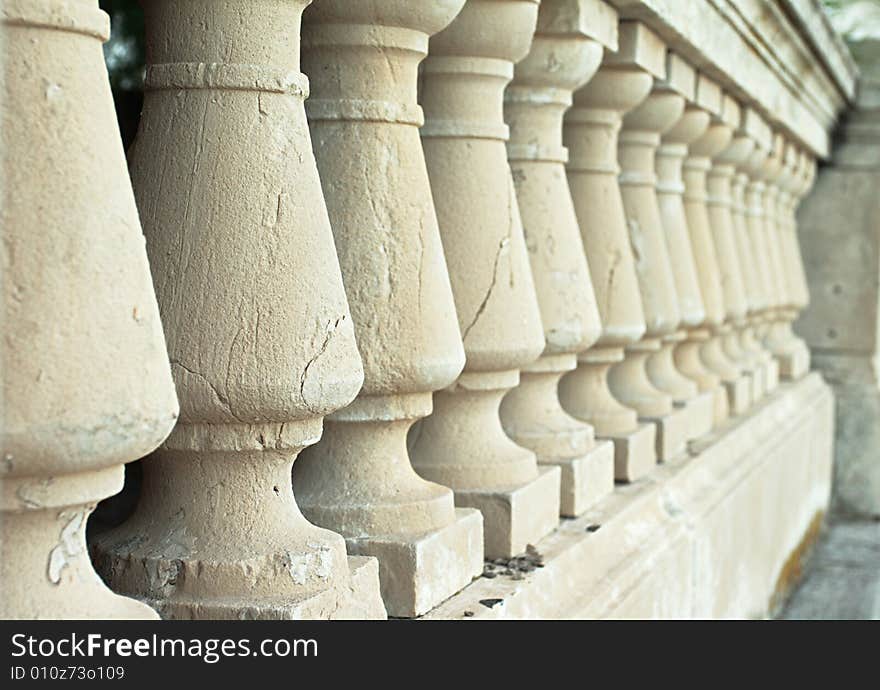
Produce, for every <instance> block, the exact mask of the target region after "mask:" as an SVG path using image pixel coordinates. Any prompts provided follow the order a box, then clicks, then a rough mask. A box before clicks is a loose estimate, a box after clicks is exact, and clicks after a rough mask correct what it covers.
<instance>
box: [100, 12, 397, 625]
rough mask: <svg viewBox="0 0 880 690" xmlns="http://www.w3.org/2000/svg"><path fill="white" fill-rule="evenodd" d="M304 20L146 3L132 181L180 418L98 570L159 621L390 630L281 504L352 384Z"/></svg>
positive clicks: (336, 539)
mask: <svg viewBox="0 0 880 690" xmlns="http://www.w3.org/2000/svg"><path fill="white" fill-rule="evenodd" d="M306 4H307V3H306V2H305V0H298V1H297V2H289V3H281V4H279V3H272V2H245V1H244V0H235V1H234V2H229V3H223V4H217V3H208V2H204V1H203V0H186V1H185V2H171V1H169V0H157V1H156V2H150V3H146V4H145V19H146V27H147V60H148V65H147V75H146V93H145V101H144V110H143V114H142V117H141V123H140V130H139V132H138V137H137V139H136V140H135V143H134V145H133V147H132V150H131V152H130V160H131V172H132V178H133V183H134V188H135V193H136V196H137V202H138V209H139V211H140V215H141V219H142V221H143V224H144V234H145V235H146V237H147V251H148V254H149V257H150V263H151V268H152V271H153V276H154V282H155V284H156V292H157V298H158V302H159V310H160V313H161V315H162V321H163V323H164V325H165V332H166V340H167V342H168V351H169V356H170V358H171V367H172V373H173V375H174V380H175V384H176V386H177V391H178V395H179V396H180V401H181V414H180V421H179V423H178V425H177V426H176V427H175V429H174V431H173V432H172V434H171V436H170V437H169V438H168V440H167V441H166V442H165V443H164V444H163V445H162V447H161V448H160V450H159V451H157V452H156V454H155V456H154V457H153V458H151V461H150V462H148V463H146V465H145V469H144V480H143V487H142V491H141V497H140V501H139V503H138V506H137V510H136V512H135V514H134V515H133V516H132V517H131V518H130V519H129V520H128V521H127V522H126V523H124V524H123V525H121V526H120V527H118V528H116V529H114V530H112V531H109V532H107V533H104V534H102V535H101V536H100V538H99V539H98V540H97V542H96V544H95V554H96V560H97V562H98V563H99V566H100V570H101V572H102V573H103V575H104V576H105V578H106V579H107V580H108V581H109V582H110V583H112V585H113V586H114V587H116V588H118V589H119V590H120V591H123V592H126V593H130V594H132V595H134V596H137V597H138V598H141V599H144V600H147V601H150V602H151V603H153V604H154V605H155V606H156V607H157V608H159V609H160V610H161V611H162V612H163V614H164V615H167V616H173V617H209V618H213V617H219V616H222V617H253V618H289V617H291V616H301V615H302V616H312V615H315V616H320V617H326V616H331V615H332V616H335V615H342V612H344V611H346V610H348V608H347V607H348V606H349V605H350V602H351V601H352V599H353V600H355V601H356V602H357V606H358V607H359V608H358V610H359V611H360V612H361V613H363V614H364V615H367V616H368V617H375V618H384V617H385V609H384V606H383V605H382V602H381V599H380V598H379V583H378V579H377V577H376V575H377V572H376V569H375V568H371V569H370V570H369V571H367V572H366V573H365V574H362V575H361V576H360V577H359V578H357V579H353V578H352V573H351V565H350V563H349V561H348V560H347V557H346V550H345V541H344V540H343V538H342V537H341V536H340V535H338V534H335V533H333V532H330V531H328V530H324V529H320V528H318V527H315V526H314V525H312V524H310V523H309V522H307V521H306V519H305V518H304V517H303V516H302V514H301V513H300V511H299V508H298V507H297V504H296V501H295V500H294V496H293V492H292V488H291V479H290V471H291V464H292V463H293V460H294V459H295V458H296V456H297V454H298V453H299V451H300V450H301V449H302V448H304V447H305V446H308V445H311V444H313V443H315V442H316V441H317V440H318V439H319V438H320V435H321V424H322V417H323V416H324V415H325V414H327V413H329V412H331V411H333V410H336V409H338V408H340V407H342V406H344V405H346V404H348V403H349V402H351V400H352V399H353V398H354V396H355V395H356V394H357V391H358V390H359V389H360V387H361V384H362V383H363V368H362V366H361V360H360V357H359V355H358V351H357V346H356V344H355V338H354V328H353V324H352V319H351V315H350V312H349V307H348V303H347V300H346V297H345V292H344V290H343V285H342V278H341V275H340V271H339V262H338V260H337V257H336V252H335V249H334V245H333V236H332V233H331V229H330V223H329V220H328V216H327V209H326V206H325V204H324V198H323V195H322V192H321V187H320V181H319V178H318V171H317V168H316V165H315V160H314V158H313V155H312V146H311V142H310V139H309V133H308V127H307V124H306V116H305V111H304V109H303V98H304V97H305V95H306V93H307V80H306V79H305V77H304V76H303V75H302V74H301V73H300V71H299V31H298V28H299V24H300V15H301V13H302V10H303V8H304V7H305V6H306ZM194 36H198V37H199V40H193V38H194ZM255 170H258V171H259V175H254V174H253V173H254V171H255ZM369 572H372V581H371V582H369V580H370V577H369ZM356 585H359V586H360V589H357V590H355V589H354V587H355V586H356Z"/></svg>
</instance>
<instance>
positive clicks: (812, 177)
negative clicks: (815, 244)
mask: <svg viewBox="0 0 880 690" xmlns="http://www.w3.org/2000/svg"><path fill="white" fill-rule="evenodd" d="M800 158H801V160H800V165H799V167H798V170H799V173H800V174H799V182H798V184H796V186H795V188H794V190H793V198H792V203H791V206H790V207H789V209H788V226H787V227H788V246H789V252H790V259H789V261H790V262H791V265H792V273H793V285H794V294H795V302H794V307H795V312H796V313H795V314H794V315H793V318H794V320H797V319H798V318H799V317H800V314H801V313H802V312H803V311H804V310H805V309H806V308H807V307H808V306H809V304H810V289H809V285H808V282H807V271H806V267H805V265H804V257H803V253H802V252H801V243H800V240H799V234H798V222H797V212H798V208H799V207H800V205H801V202H803V200H804V198H806V196H807V195H808V194H809V193H810V190H811V189H812V188H813V184H814V183H815V181H816V172H817V165H816V159H815V157H814V156H813V155H812V154H810V153H809V152H808V151H805V150H803V151H801V152H800ZM792 325H793V324H792Z"/></svg>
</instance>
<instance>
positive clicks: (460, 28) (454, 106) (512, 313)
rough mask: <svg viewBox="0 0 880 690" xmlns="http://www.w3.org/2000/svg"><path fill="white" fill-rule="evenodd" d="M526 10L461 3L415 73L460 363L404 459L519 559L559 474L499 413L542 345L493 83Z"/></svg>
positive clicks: (547, 524) (540, 531)
mask: <svg viewBox="0 0 880 690" xmlns="http://www.w3.org/2000/svg"><path fill="white" fill-rule="evenodd" d="M537 15H538V3H537V2H533V1H532V0H504V1H498V0H467V2H466V3H465V6H464V9H463V10H462V11H461V13H460V14H459V15H458V16H457V17H456V18H455V20H454V21H453V22H452V23H451V24H450V25H449V26H448V27H447V28H446V29H444V30H443V31H441V32H439V33H438V34H436V35H434V36H433V37H432V38H431V41H430V44H429V50H428V59H427V60H426V61H425V63H424V65H423V73H422V78H423V84H422V91H421V99H422V106H423V107H424V110H425V120H426V122H425V126H424V127H423V128H422V145H423V147H424V151H425V159H426V162H427V168H428V176H429V179H430V182H431V189H432V192H433V196H434V203H435V206H436V210H437V217H438V221H439V224H440V236H441V238H442V241H443V248H444V250H445V253H446V261H447V264H448V267H449V275H450V281H451V284H452V293H453V296H454V299H455V307H456V310H457V312H458V323H459V327H460V329H461V334H462V340H463V342H464V349H465V355H466V358H467V363H466V365H465V369H464V372H463V373H462V374H461V376H460V377H459V378H458V380H457V381H456V382H455V383H454V384H452V385H451V386H449V387H447V388H444V389H443V390H441V391H438V392H437V393H435V394H434V412H433V414H432V415H431V416H429V417H428V418H426V419H425V420H423V421H422V422H420V423H419V424H418V425H417V426H416V427H415V428H414V429H413V433H412V434H411V444H412V445H411V451H410V453H411V457H412V461H413V466H414V467H415V469H416V471H417V472H418V473H419V474H421V475H422V476H423V477H425V478H426V479H430V480H432V481H436V482H438V483H440V484H445V485H446V486H449V487H451V488H452V489H453V491H454V492H455V501H456V504H457V505H459V506H467V507H475V508H479V509H480V510H481V511H482V512H483V517H484V535H485V544H486V556H488V557H500V556H512V555H514V554H516V553H518V552H521V551H522V550H524V549H525V547H526V545H527V544H528V543H530V542H534V541H536V540H537V539H539V538H540V537H542V536H543V535H544V534H546V533H547V531H549V530H550V529H552V528H553V527H554V526H555V524H556V522H557V520H558V514H559V474H560V472H559V469H558V468H557V467H547V468H546V469H544V470H541V471H539V469H538V465H537V460H536V457H535V454H534V452H533V451H531V450H528V449H526V448H523V447H521V446H518V445H516V444H515V443H514V442H513V441H512V440H511V439H510V438H509V437H508V436H507V435H506V434H505V432H504V429H503V427H502V425H501V420H500V417H499V413H498V409H499V405H500V403H501V399H502V398H503V397H504V395H505V393H507V392H508V391H509V390H510V389H511V388H513V387H515V386H516V385H517V384H518V383H519V370H520V369H521V368H522V367H524V366H527V365H529V364H531V363H533V362H534V361H535V360H536V359H537V358H538V356H539V355H540V354H541V353H542V352H543V351H544V347H545V342H544V334H543V328H542V324H541V315H540V311H539V306H538V300H537V297H536V294H535V286H534V282H533V280H532V275H531V269H530V267H529V258H528V253H527V251H526V246H525V240H524V237H523V228H522V221H521V218H520V213H519V207H518V205H517V199H516V192H515V191H514V186H513V181H512V179H511V173H510V168H509V166H508V164H507V152H506V149H505V142H506V140H507V139H508V128H507V125H505V124H504V118H503V98H504V88H505V87H506V86H507V84H508V82H509V81H510V80H511V78H512V77H513V65H514V63H516V62H518V61H519V60H521V59H522V58H524V57H525V56H526V55H527V54H528V52H529V48H530V46H531V42H532V37H533V34H534V31H535V27H536V22H537ZM490 27H491V32H489V29H490ZM554 483H555V484H554ZM499 504H500V505H501V506H502V507H501V508H500V509H498V506H499Z"/></svg>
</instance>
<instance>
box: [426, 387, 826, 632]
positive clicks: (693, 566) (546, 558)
mask: <svg viewBox="0 0 880 690" xmlns="http://www.w3.org/2000/svg"><path fill="white" fill-rule="evenodd" d="M832 405H833V401H832V396H831V394H830V391H829V389H828V387H827V386H826V385H825V384H824V383H823V382H822V380H821V378H820V377H819V376H818V375H816V374H812V375H809V376H807V377H806V378H804V379H802V380H800V381H797V382H795V383H789V384H786V385H784V386H783V387H782V388H781V389H780V391H779V392H778V394H777V395H775V396H773V397H772V398H769V399H767V400H765V401H763V402H762V403H760V404H759V405H757V406H756V407H755V408H754V409H753V411H752V412H751V413H750V414H749V415H747V416H742V417H738V418H735V419H732V420H731V422H730V424H729V425H728V426H727V427H726V428H725V429H724V431H722V432H718V433H716V434H715V435H714V437H713V439H712V440H711V441H710V442H709V443H708V445H707V446H706V447H705V448H704V449H702V450H701V451H700V453H699V454H698V455H696V456H694V457H691V458H688V459H682V460H681V461H678V462H673V463H669V464H665V465H662V466H661V467H658V468H657V469H656V470H655V471H654V473H653V474H652V475H651V476H650V477H648V478H645V479H643V480H642V481H640V482H636V483H633V484H629V485H627V486H623V487H618V489H617V490H616V491H615V493H614V494H613V495H612V496H610V497H608V498H607V499H606V500H605V501H603V502H602V503H600V504H599V505H598V506H596V507H595V508H594V509H592V510H589V511H587V513H586V514H584V515H583V516H582V517H580V518H578V519H577V520H569V521H566V522H564V523H563V524H562V525H561V526H560V528H559V529H558V530H556V531H555V532H554V533H553V534H552V535H550V536H549V537H547V538H545V539H543V540H542V541H540V542H538V543H537V544H535V547H536V550H537V551H538V552H539V553H540V554H541V555H542V559H543V563H544V567H542V568H539V569H536V570H535V571H533V572H531V573H528V574H526V576H525V577H524V578H523V579H522V580H510V579H505V578H494V579H485V578H481V579H480V580H478V581H476V582H474V584H473V585H471V586H470V587H467V588H466V589H465V590H463V591H462V592H461V593H459V594H458V595H456V596H455V597H453V598H452V599H450V600H448V601H446V602H444V603H443V604H442V605H441V606H439V607H438V608H437V609H435V610H434V611H432V612H431V613H430V614H429V615H428V616H425V618H426V619H441V618H448V619H461V618H463V617H464V612H465V611H470V612H472V614H473V615H472V616H468V617H469V618H470V617H472V618H475V619H481V618H482V619H485V618H520V619H522V618H529V619H534V618H762V617H765V616H767V615H768V613H769V612H770V611H769V608H770V605H771V602H772V601H773V600H774V594H775V593H776V592H777V590H778V589H779V588H781V587H784V586H785V585H786V582H785V575H786V572H787V570H786V563H787V561H788V559H789V557H790V556H791V555H792V554H796V553H798V551H799V549H800V545H801V543H802V541H803V540H804V538H805V537H808V536H809V534H810V532H811V530H812V529H813V528H814V525H815V524H816V523H817V521H818V520H820V519H821V516H822V515H823V513H824V512H825V510H826V508H827V503H828V498H829V493H830V484H831V457H832V449H831V442H830V436H831V434H832V433H833V429H832V427H833V413H832ZM771 448H772V450H771ZM584 563H590V567H589V568H584V567H583V564H584ZM487 599H498V600H500V601H498V603H497V604H496V605H494V606H492V608H488V607H485V606H481V605H480V604H479V601H480V600H487Z"/></svg>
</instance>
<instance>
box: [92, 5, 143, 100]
mask: <svg viewBox="0 0 880 690" xmlns="http://www.w3.org/2000/svg"><path fill="white" fill-rule="evenodd" d="M100 5H101V9H102V10H104V11H105V12H106V13H107V14H109V15H110V40H109V41H107V42H106V43H105V44H104V60H105V61H106V63H107V71H108V72H109V73H110V84H111V86H112V87H113V90H114V91H140V90H141V89H143V85H144V58H145V55H144V13H143V10H142V9H141V7H140V5H139V4H138V2H137V0H100Z"/></svg>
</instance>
